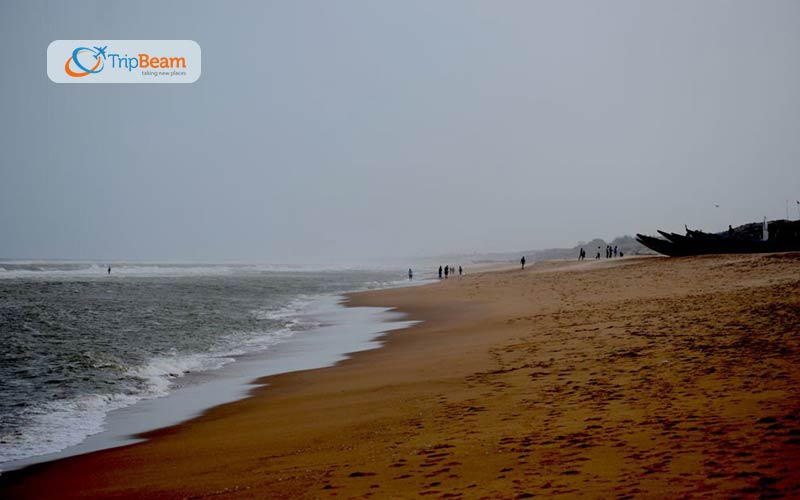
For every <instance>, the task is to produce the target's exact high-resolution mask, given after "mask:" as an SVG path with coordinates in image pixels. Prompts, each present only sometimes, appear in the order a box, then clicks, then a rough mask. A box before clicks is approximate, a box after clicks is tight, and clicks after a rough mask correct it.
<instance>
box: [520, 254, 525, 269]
mask: <svg viewBox="0 0 800 500" xmlns="http://www.w3.org/2000/svg"><path fill="white" fill-rule="evenodd" d="M519 263H520V264H521V265H522V269H525V256H524V255H523V256H522V258H521V259H519Z"/></svg>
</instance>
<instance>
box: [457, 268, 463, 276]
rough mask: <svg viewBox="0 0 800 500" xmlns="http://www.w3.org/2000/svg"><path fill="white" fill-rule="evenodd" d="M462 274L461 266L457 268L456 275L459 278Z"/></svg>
mask: <svg viewBox="0 0 800 500" xmlns="http://www.w3.org/2000/svg"><path fill="white" fill-rule="evenodd" d="M462 274H464V270H463V269H461V266H458V275H459V276H461V275H462Z"/></svg>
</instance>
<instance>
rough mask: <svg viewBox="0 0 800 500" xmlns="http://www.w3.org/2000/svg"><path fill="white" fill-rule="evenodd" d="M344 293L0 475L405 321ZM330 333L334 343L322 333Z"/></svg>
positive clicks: (188, 415)
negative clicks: (269, 339)
mask: <svg viewBox="0 0 800 500" xmlns="http://www.w3.org/2000/svg"><path fill="white" fill-rule="evenodd" d="M345 300H346V294H344V293H342V294H332V295H320V296H318V297H316V298H314V300H313V301H312V302H311V304H312V305H311V306H310V308H308V310H306V311H304V312H300V313H298V317H300V318H303V319H304V320H306V321H311V322H313V323H315V326H313V327H311V328H309V329H307V330H299V331H295V332H293V333H292V334H291V335H290V336H288V337H286V338H284V339H282V340H280V341H279V342H277V343H276V344H274V345H271V346H269V347H268V348H267V349H264V350H256V351H251V352H244V351H242V352H237V353H233V354H225V355H224V356H222V355H220V356H221V357H220V359H224V360H226V361H225V362H224V364H221V366H219V367H218V368H214V369H210V370H201V371H195V372H190V373H188V374H186V375H184V376H183V377H181V378H179V379H177V380H176V385H175V386H174V387H171V388H170V392H169V393H167V394H165V395H163V396H157V397H151V398H145V399H140V400H138V401H136V402H135V403H133V404H131V405H128V406H123V407H120V408H116V409H113V410H111V411H109V412H108V413H106V414H105V416H104V422H103V429H102V430H101V431H100V432H96V433H92V434H89V435H87V436H86V437H85V438H84V439H83V440H82V441H81V442H79V443H76V444H73V445H70V446H67V447H66V448H63V449H61V450H57V451H53V452H50V453H45V454H40V455H33V456H29V457H24V458H20V459H16V460H11V461H7V462H2V463H0V476H2V475H3V474H9V473H11V472H12V471H19V470H22V469H24V468H27V467H30V466H33V465H37V464H46V463H48V462H53V461H56V460H61V459H64V458H70V457H75V456H80V455H84V454H88V453H92V452H96V451H102V450H108V449H112V448H117V447H121V446H126V445H131V444H136V443H139V442H142V441H144V440H145V438H143V437H142V436H144V435H146V434H148V433H150V432H154V431H157V430H159V429H162V428H166V427H172V426H176V425H180V424H182V423H184V422H187V421H189V420H191V419H193V418H196V417H197V416H199V415H201V414H202V413H203V412H205V411H206V410H208V409H211V408H213V407H216V406H219V405H223V404H227V403H230V402H234V401H238V400H240V399H243V398H247V397H249V394H250V391H251V390H253V389H255V388H257V387H259V386H260V385H259V384H258V383H257V381H258V380H260V379H263V378H264V377H268V376H271V375H275V374H281V373H289V372H292V371H298V370H307V369H314V368H321V367H326V366H332V365H333V364H335V363H337V362H338V361H340V360H341V359H344V358H345V357H346V356H348V355H351V354H352V353H354V352H358V351H361V350H365V349H374V348H377V347H379V346H378V345H377V344H376V341H375V339H376V338H377V337H379V336H380V335H382V334H383V333H385V332H388V331H392V330H395V329H398V328H404V327H405V326H407V325H408V324H409V322H408V321H406V320H404V319H403V318H401V317H400V316H399V315H397V314H395V313H392V312H391V311H389V309H388V308H361V309H360V310H358V309H353V308H349V307H345V305H344V302H345ZM330 337H335V338H337V339H339V340H341V341H342V344H341V345H336V346H334V345H331V343H330V342H329V341H328V340H327V339H328V338H330Z"/></svg>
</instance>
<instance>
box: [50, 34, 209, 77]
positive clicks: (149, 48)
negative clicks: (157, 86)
mask: <svg viewBox="0 0 800 500" xmlns="http://www.w3.org/2000/svg"><path fill="white" fill-rule="evenodd" d="M200 56H201V51H200V46H199V45H197V43H196V42H194V41H192V40H102V41H99V40H94V41H91V40H89V41H87V40H56V41H54V42H52V43H51V44H50V45H49V46H48V47H47V76H48V77H49V78H50V80H52V81H54V82H56V83H192V82H195V81H197V79H198V78H200V73H201V58H200Z"/></svg>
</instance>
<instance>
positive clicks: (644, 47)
mask: <svg viewBox="0 0 800 500" xmlns="http://www.w3.org/2000/svg"><path fill="white" fill-rule="evenodd" d="M799 28H800V3H798V2H792V1H769V2H750V1H708V2H689V1H680V2H671V1H658V2H648V3H641V2H634V1H610V2H603V3H598V2H589V1H568V2H535V3H534V2H512V1H509V2H503V3H500V4H498V3H488V2H461V1H459V2H455V1H445V2H436V3H433V4H432V3H429V2H416V1H414V2H402V3H399V2H398V3H394V4H388V3H380V4H373V3H369V2H355V1H345V2H336V3H322V2H308V1H297V2H269V3H265V2H255V1H248V2H239V3H236V4H234V5H231V4H228V3H222V2H215V3H212V2H170V3H162V2H153V1H145V2H140V3H136V4H130V3H124V2H105V1H91V2H87V1H76V2H70V3H64V2H55V1H44V2H26V1H9V2H4V3H2V4H0V40H2V44H0V55H1V57H2V58H3V61H5V62H6V64H7V66H8V68H9V70H11V71H9V72H8V73H7V75H6V77H5V78H4V79H3V80H2V82H0V90H2V92H0V104H1V105H0V108H1V109H2V113H0V117H2V122H1V123H2V125H1V126H2V129H1V130H0V149H1V150H2V153H3V154H2V157H0V235H2V237H0V256H2V258H22V259H25V258H29V259H43V258H49V259H53V258H67V259H74V260H100V259H102V260H114V259H122V260H139V261H147V260H150V261H158V260H163V261H177V260H181V261H206V262H220V261H258V262H274V263H292V264H294V263H306V262H311V263H323V262H330V263H336V262H357V261H359V260H369V261H373V260H379V259H381V258H383V257H386V258H392V259H396V258H401V257H403V256H408V257H414V258H419V257H424V256H437V255H444V254H451V253H454V254H470V253H489V252H510V251H517V250H525V249H537V248H542V249H543V248H555V247H572V246H574V245H575V244H576V243H578V242H579V241H588V240H591V239H593V238H604V239H611V238H614V237H616V236H622V235H625V234H627V235H633V234H635V233H637V232H644V233H650V234H653V233H655V231H656V229H664V230H672V231H682V229H683V225H684V224H688V225H689V227H692V228H698V229H704V230H710V231H722V230H724V229H725V228H727V226H728V224H733V225H734V226H736V225H739V224H743V223H746V222H753V221H760V220H761V218H762V217H764V216H766V217H767V218H769V219H780V218H785V217H786V201H787V200H788V201H789V202H790V206H789V216H790V218H793V219H794V218H797V217H798V215H797V214H798V208H797V207H798V205H797V204H796V203H795V201H796V200H800V175H798V170H799V169H798V166H800V141H798V138H800V59H798V57H797V54H798V53H800V29H799ZM58 39H65V40H68V39H110V40H113V39H189V40H195V41H196V42H197V43H198V44H199V45H200V47H201V49H202V57H203V74H202V76H201V77H200V79H199V81H197V82H196V83H193V84H180V85H177V84H176V85H146V84H139V85H64V84H61V85H59V84H55V83H52V82H50V81H49V80H48V77H47V75H46V71H45V70H46V60H45V51H46V49H47V46H48V44H50V42H52V41H53V40H58ZM715 205H719V207H717V206H715Z"/></svg>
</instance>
